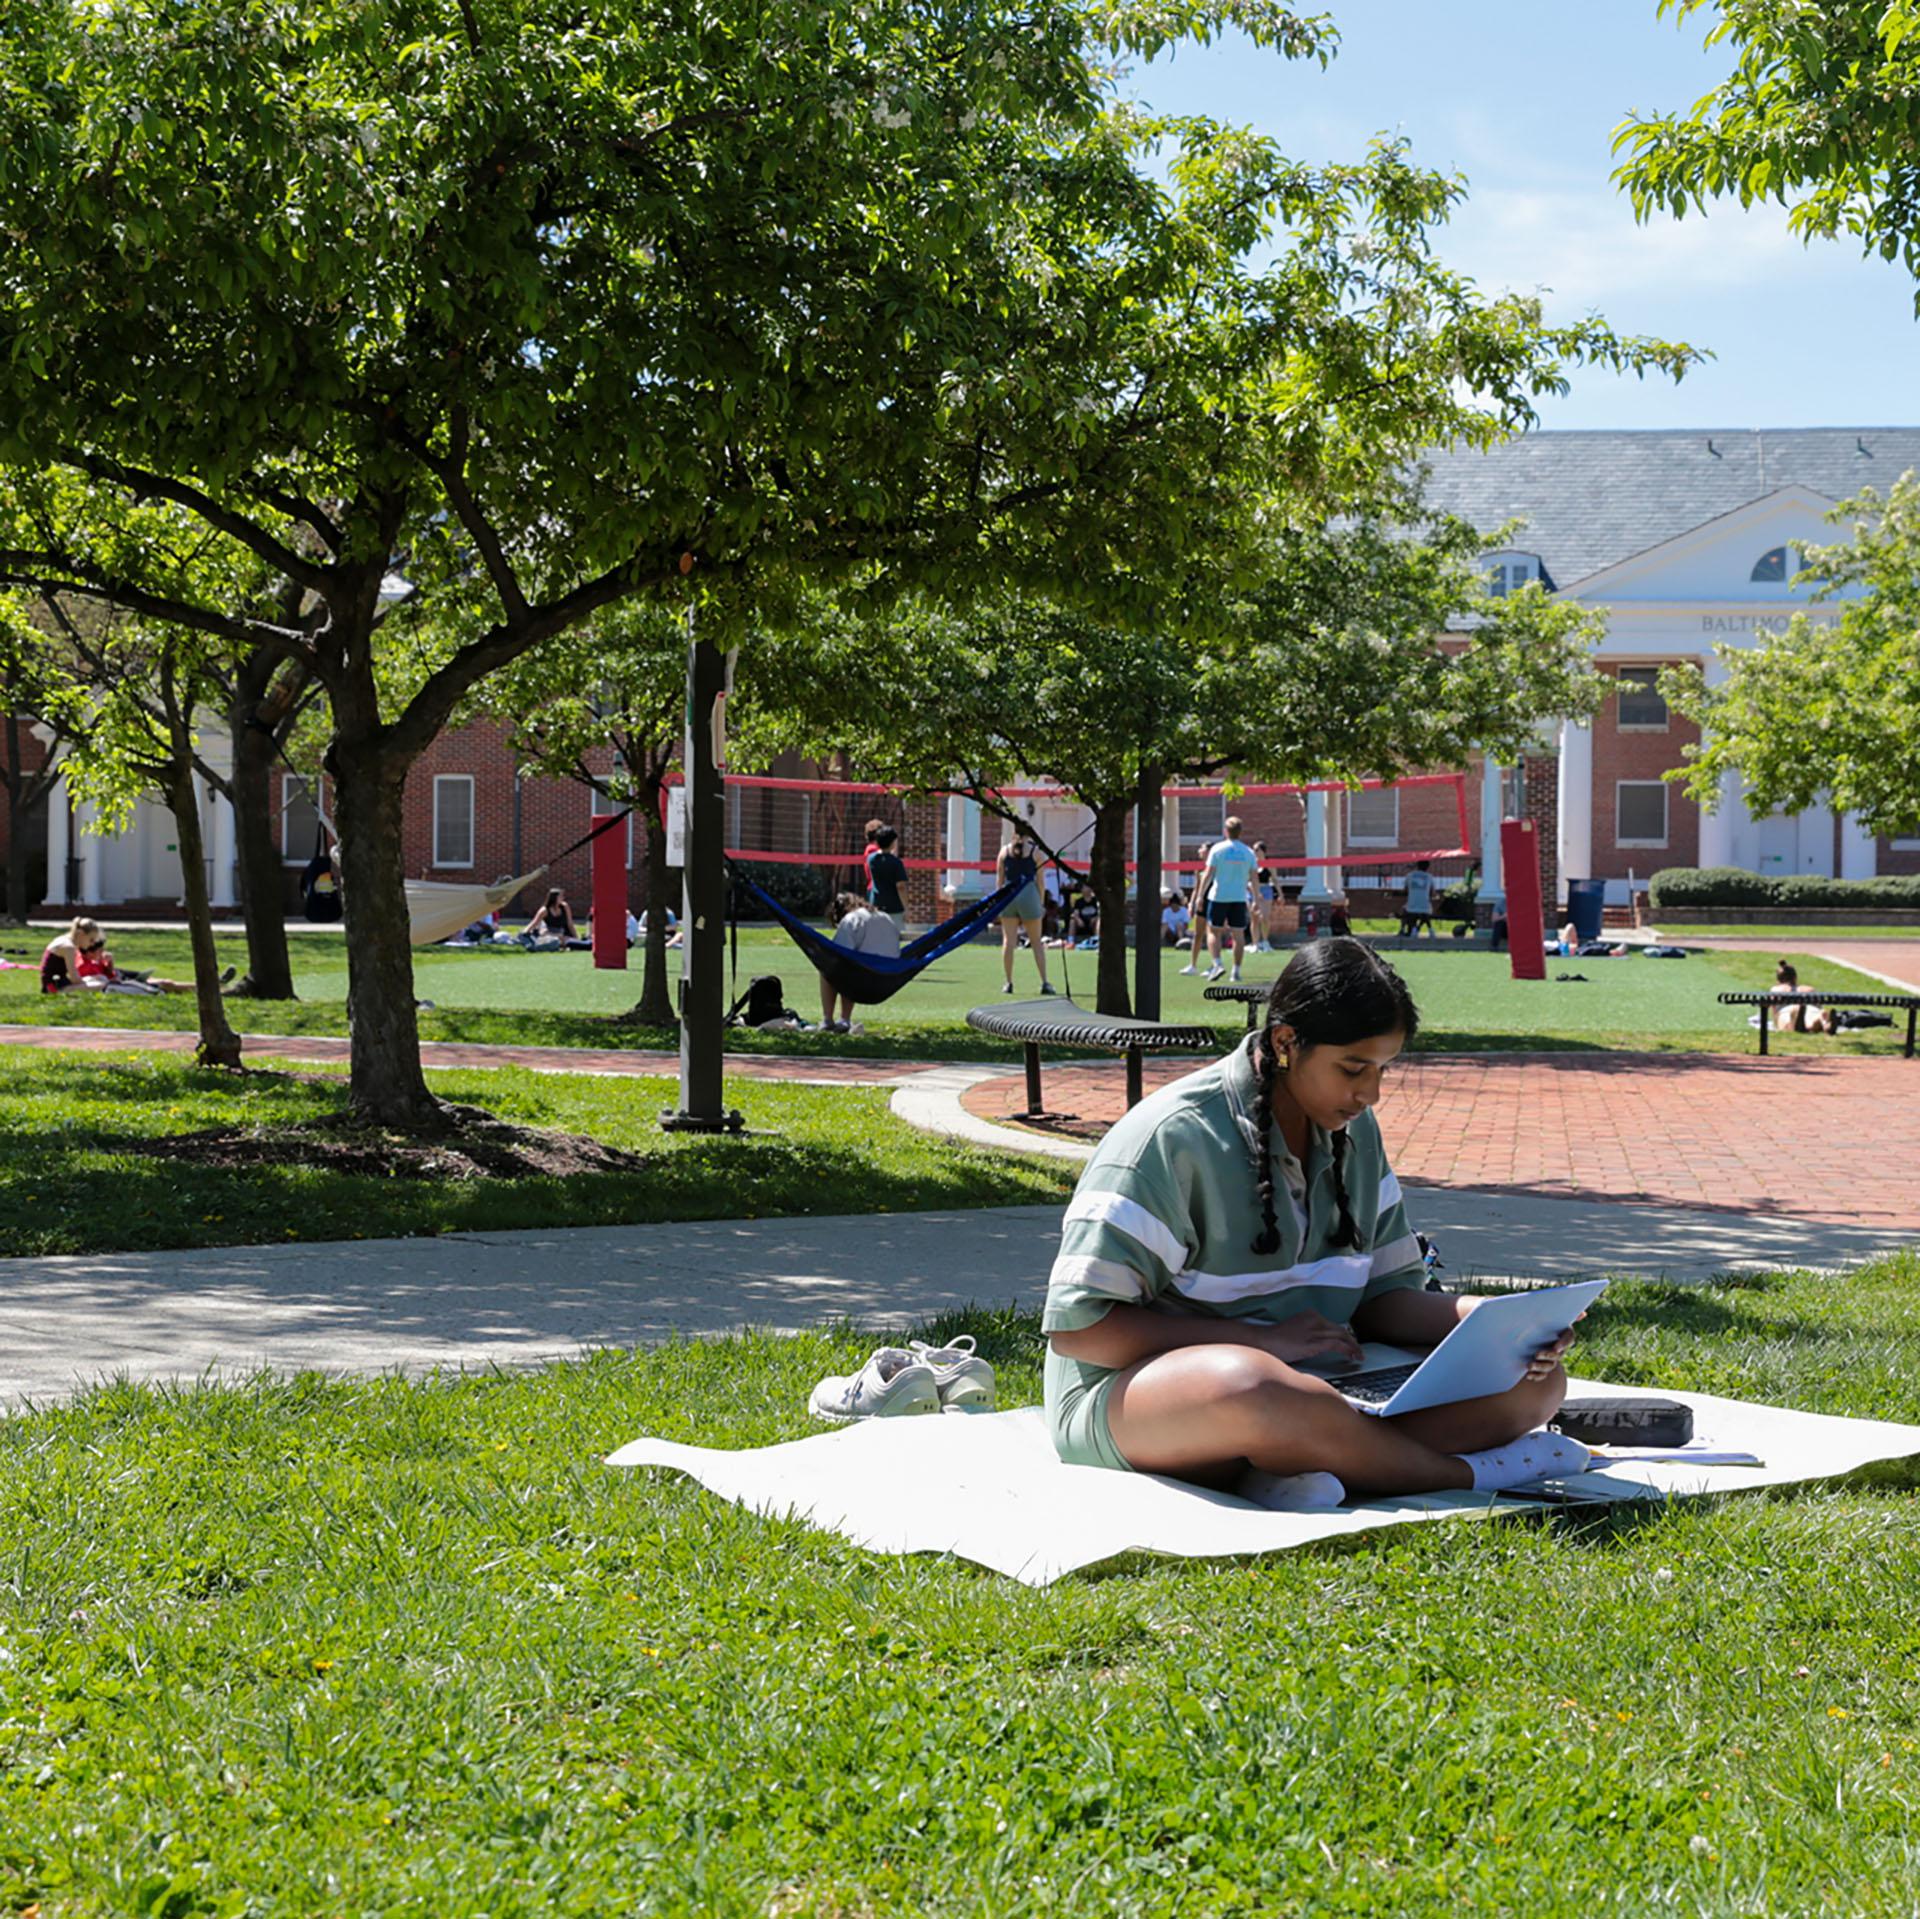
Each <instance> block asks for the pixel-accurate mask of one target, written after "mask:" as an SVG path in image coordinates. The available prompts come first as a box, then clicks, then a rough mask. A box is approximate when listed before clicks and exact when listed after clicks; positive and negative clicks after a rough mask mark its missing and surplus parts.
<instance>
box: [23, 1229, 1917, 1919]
mask: <svg viewBox="0 0 1920 1919" xmlns="http://www.w3.org/2000/svg"><path fill="white" fill-rule="evenodd" d="M949 1324H951V1322H950V1323H949ZM975 1324H976V1325H977V1327H978V1330H979V1331H980V1332H981V1333H982V1334H983V1340H982V1344H983V1349H984V1350H987V1351H988V1352H989V1353H990V1355H991V1357H992V1358H993V1359H994V1361H995V1363H996V1365H997V1366H998V1368H999V1371H1000V1380H1001V1388H1002V1400H1003V1403H1009V1404H1011V1403H1017V1402H1021V1401H1027V1400H1031V1399H1033V1398H1034V1397H1036V1396H1037V1391H1038V1385H1037V1364H1036V1362H1037V1358H1038V1353H1039V1340H1038V1334H1037V1332H1036V1329H1035V1327H1034V1325H1033V1323H1032V1321H1030V1320H1016V1319H1009V1318H1000V1319H994V1320H981V1321H976V1322H975ZM943 1330H944V1329H943ZM1584 1330H1585V1331H1586V1332H1587V1334H1588V1337H1587V1338H1586V1340H1585V1343H1584V1345H1583V1347H1582V1351H1581V1365H1582V1368H1583V1370H1585V1371H1587V1372H1589V1373H1601V1374H1606V1375H1610V1376H1614V1377H1618V1378H1620V1379H1623V1380H1630V1381H1633V1382H1636V1383H1642V1384H1650V1385H1672V1386H1689V1387H1698V1388H1704V1389H1710V1390H1720V1391H1732V1392H1740V1393H1747V1394H1755V1395H1764V1396H1767V1397H1769V1398H1773V1399H1776V1400H1780V1401H1784V1402H1786V1403H1789V1404H1792V1405H1796V1406H1801V1407H1806V1408H1810V1409H1815V1410H1824V1411H1829V1412H1857V1413H1870V1414H1875V1415H1878V1416H1882V1417H1886V1418H1893V1419H1904V1420H1908V1421H1920V1260H1917V1259H1916V1258H1914V1257H1913V1256H1910V1255H1909V1256H1903V1257H1901V1258H1897V1259H1893V1260H1888V1261H1884V1262H1881V1263H1880V1264H1878V1265H1876V1266H1873V1267H1870V1268H1868V1269H1866V1270H1864V1271H1862V1272H1860V1273H1858V1274H1855V1275H1853V1276H1850V1277H1849V1278H1848V1280H1847V1281H1846V1282H1845V1283H1844V1284H1835V1283H1834V1282H1832V1281H1830V1280H1823V1279H1818V1278H1814V1277H1811V1276H1806V1275H1800V1276H1779V1277H1775V1278H1771V1279H1768V1280H1765V1281H1761V1282H1747V1283H1743V1284H1742V1285H1740V1286H1738V1287H1736V1288H1728V1289H1715V1290H1706V1289H1702V1290H1699V1291H1679V1290H1667V1289H1661V1288H1654V1287H1648V1286H1634V1285H1624V1284H1623V1285H1621V1286H1618V1287H1616V1288H1615V1290H1614V1292H1613V1293H1611V1294H1610V1295H1609V1296H1608V1299H1607V1301H1606V1302H1604V1303H1603V1304H1602V1305H1601V1306H1600V1307H1598V1308H1597V1309H1596V1310H1595V1312H1594V1314H1593V1315H1592V1317H1591V1319H1590V1320H1589V1321H1588V1322H1587V1327H1586V1328H1585V1329H1584ZM864 1346H865V1342H864V1341H863V1340H861V1339H860V1338H857V1337H854V1336H852V1335H848V1336H845V1337H837V1338H829V1337H807V1338H799V1339H791V1340H784V1341H783V1340H775V1339H768V1338H760V1339H746V1340H740V1341H728V1342H719V1343H713V1344H686V1345H678V1346H670V1347H667V1348H665V1349H662V1350H659V1351H654V1352H649V1353H644V1354H638V1355H633V1356H620V1355H608V1356H605V1357H601V1358H598V1359H594V1360H591V1361H588V1362H583V1363H581V1364H577V1365H569V1366H560V1367H555V1368H552V1369H550V1370H544V1371H540V1372H536V1373H531V1374H527V1375H513V1376H498V1375H496V1376H492V1377H475V1378H468V1379H449V1380H443V1381H438V1382H425V1383H403V1382H399V1381H393V1380H387V1381H378V1382H362V1383H341V1382H323V1381H320V1380H317V1379H313V1378H306V1379H302V1380H299V1381H295V1382H291V1383H282V1384H267V1383H261V1384H258V1385H256V1386H254V1387H251V1388H237V1389H228V1390H220V1391H211V1390H204V1389H202V1390H193V1391H187V1392H181V1393H163V1392H154V1391H146V1390H135V1389H132V1388H119V1389H109V1390H106V1391H103V1392H100V1393H98V1394H96V1395H94V1396H92V1397H90V1398H88V1399H86V1400H84V1401H82V1402H81V1403H79V1404H77V1405H75V1406H72V1407H68V1408H64V1409H57V1410H52V1411H48V1412H45V1413H41V1414H36V1415H33V1416H30V1417H22V1418H16V1419H12V1420H9V1421H7V1422H5V1424H4V1426H0V1447H4V1449H5V1453H6V1459H5V1470H4V1471H0V1538H4V1539H5V1541H6V1548H7V1550H6V1568H7V1570H6V1577H5V1579H4V1580H3V1581H0V1909H4V1910H7V1911H15V1910H26V1909H30V1908H36V1907H37V1908H38V1910H39V1911H41V1912H43V1913H44V1914H46V1915H47V1916H48V1919H53V1915H56V1914H86V1913H142V1914H165V1915H176V1916H179V1919H184V1916H185V1915H191V1914H229V1915H240V1914H258V1915H264V1914H281V1913H285V1914H305V1913H316V1912H325V1913H343V1912H354V1913H372V1912H381V1913H423V1914H432V1915H435V1919H458V1916H460V1915H477V1914H482V1913H485V1914H488V1915H495V1916H505V1915H520V1914H528V1915H531V1914H548V1913H578V1914H592V1915H604V1914H610V1913H641V1912H645V1913H663V1914H668V1913H670V1914H700V1915H719V1916H721V1919H732V1916H733V1915H739V1916H740V1919H746V1916H747V1915H754V1916H755V1919H761V1916H763V1915H768V1914H776V1915H801V1914H812V1915H835V1916H836V1919H851V1916H852V1915H865V1914H882V1913H884V1914H895V1913H916V1914H918V1913H939V1914H979V1915H1005V1914H1023V1915H1024V1914H1036V1913H1063V1914H1064V1913H1102V1914H1105V1913H1114V1914H1209V1915H1211V1914H1246V1915H1253V1914H1261V1915H1265V1914H1273V1913H1282V1912H1285V1913H1305V1912H1311V1913H1315V1914H1323V1913H1324V1914H1333V1913H1349V1914H1369V1915H1371V1914H1380V1913H1386V1912H1391V1913H1394V1914H1413V1915H1427V1914H1432V1915H1446V1916H1447V1919H1457V1915H1459V1914H1461V1913H1463V1912H1466V1913H1513V1914H1524V1915H1528V1919H1542V1916H1546V1915H1561V1914H1565V1915H1569V1916H1570V1919H1572V1916H1577V1919H1586V1916H1587V1915H1590V1914H1592V1913H1594V1912H1597V1911H1606V1912H1621V1913H1636V1914H1637V1913H1649V1912H1656V1911H1658V1912H1669V1911H1671V1912H1685V1913H1689V1914H1713V1915H1718V1914H1727V1915H1732V1914H1751V1913H1782V1914H1785V1913H1793V1914H1799V1913H1811V1912H1836V1913H1858V1914H1876V1913H1884V1914H1889V1915H1891V1914H1905V1913H1908V1912H1910V1911H1911V1910H1912V1902H1913V1885H1914V1876H1915V1871H1916V1867H1917V1866H1920V1858H1917V1857H1916V1853H1917V1852H1920V1845H1917V1844H1916V1839H1915V1813H1916V1805H1917V1803H1920V1624H1917V1623H1916V1615H1915V1611H1914V1605H1913V1594H1914V1591H1915V1590H1916V1584H1917V1583H1920V1524H1917V1523H1916V1521H1917V1511H1916V1504H1915V1499H1914V1492H1913V1487H1914V1479H1913V1471H1912V1468H1911V1467H1899V1468H1893V1469H1882V1470H1880V1471H1878V1472H1876V1473H1873V1474H1870V1475H1867V1476H1863V1478H1862V1479H1861V1480H1859V1481H1856V1482H1853V1483H1850V1484H1849V1485H1847V1486H1845V1487H1842V1488H1831V1487H1823V1488H1812V1489H1808V1490H1806V1491H1800V1492H1794V1493H1791V1494H1788V1495H1785V1496H1781V1497H1777V1498H1753V1497H1744V1498H1736V1499H1729V1500H1726V1501H1723V1502H1717V1503H1696V1504H1691V1505H1687V1506H1684V1507H1681V1508H1678V1509H1675V1510H1672V1511H1668V1512H1653V1513H1648V1514H1644V1515H1635V1514H1616V1515H1613V1516H1611V1517H1608V1518H1604V1519H1601V1520H1598V1521H1595V1520H1587V1521H1583V1522H1578V1523H1576V1522H1572V1521H1564V1522H1563V1521H1555V1520H1549V1521H1543V1522H1532V1521H1516V1522H1512V1523H1500V1524H1495V1525H1480V1524H1474V1523H1471V1522H1461V1523H1455V1524H1441V1525H1433V1526H1422V1527H1411V1528H1407V1529H1404V1530H1400V1531H1396V1532H1393V1533H1390V1534H1387V1535H1384V1536H1381V1537H1378V1538H1375V1539H1371V1540H1368V1541H1365V1542H1362V1543H1360V1544H1359V1545H1357V1547H1356V1548H1354V1549H1353V1550H1348V1551H1314V1552H1308V1553H1302V1554H1295V1555H1288V1556H1282V1557H1275V1558H1271V1559H1261V1560H1252V1561H1246V1562H1238V1563H1218V1562H1216V1563H1203V1564H1196V1565H1190V1566H1183V1565H1177V1564H1172V1563H1165V1562H1157V1561H1150V1560H1136V1561H1132V1562H1126V1563H1123V1564H1121V1565H1120V1566H1118V1567H1116V1568H1113V1569H1110V1570H1108V1571H1106V1572H1104V1573H1099V1574H1094V1575H1085V1576H1076V1577H1072V1578H1069V1579H1067V1580H1065V1581H1063V1582H1061V1583H1060V1584H1059V1585H1057V1586H1056V1587H1054V1588H1052V1589H1051V1590H1049V1591H1045V1592H1032V1591H1028V1590H1026V1589H1024V1588H1021V1587H1019V1586H1016V1585H1014V1584H1012V1583H1011V1582H1009V1581H1006V1580H1003V1579H1000V1578H998V1577H996V1576H994V1575H992V1574H989V1573H985V1572H982V1571H980V1570H978V1569H976V1568H973V1567H970V1566H968V1565H965V1564H963V1563H960V1562H954V1561H946V1560H939V1559H930V1558H921V1559H914V1560H895V1559H888V1558H881V1557H874V1556H871V1555H869V1554H866V1553H864V1552H861V1551H858V1550H856V1549H854V1548H852V1547H849V1546H847V1545H844V1544H842V1543H840V1542H838V1541H835V1540H833V1539H831V1538H828V1537H825V1536H823V1535H820V1534H816V1533H813V1532H810V1531H808V1530H807V1529H805V1528H804V1527H802V1526H800V1525H798V1524H796V1523H790V1522H782V1521H767V1520H760V1519H755V1518H752V1517H750V1516H748V1515H746V1514H744V1513H742V1512H740V1511H737V1510H736V1509H734V1508H732V1507H730V1506H728V1505H725V1504H723V1503H722V1502H721V1501H719V1500H718V1499H716V1498H714V1497H712V1496H710V1495H708V1494H706V1493H704V1492H702V1491H700V1490H698V1489H696V1488H694V1487H692V1486H691V1485H689V1484H688V1483H687V1482H685V1481H681V1480H676V1479H670V1478H665V1477H656V1476H652V1475H645V1474H637V1473H616V1472H611V1471H608V1470H606V1469H604V1468H602V1467H601V1466H599V1465H598V1464H597V1463H596V1462H597V1459H598V1457H599V1455H601V1454H602V1453H604V1452H605V1451H607V1450H609V1449H610V1448H612V1447H613V1446H615V1445H618V1444H620V1443H621V1442H623V1441H625V1440H627V1439H629V1438H632V1437H634V1436H635V1435H636V1434H638V1433H641V1432H643V1431H651V1432H656V1433H665V1434H670V1435H674V1436H678V1437H683V1438H688V1439H693V1440H700V1441H707V1442H711V1443H719V1444H727V1445H750V1444H758V1443H764V1442H766V1441H770V1440H774V1439H780V1438H788V1437H792V1436H795V1435H798V1434H800V1433H802V1432H805V1431H806V1430H808V1422H807V1420H806V1419H805V1417H804V1415H803V1414H802V1413H801V1412H800V1411H799V1410H798V1409H799V1408H800V1407H801V1406H802V1404H803V1402H804V1398H805V1394H806V1391H807V1388H808V1386H809V1385H810V1384H811V1382H812V1380H813V1379H814V1378H815V1377H817V1376H818V1374H819V1373H820V1372H821V1371H823V1370H825V1369H828V1368H830V1367H832V1368H837V1367H841V1366H844V1365H846V1364H847V1363H850V1362H852V1361H854V1360H856V1359H857V1358H858V1356H859V1355H860V1354H861V1352H862V1351H863V1350H864ZM938 1496H939V1495H938V1490H937V1489H936V1488H929V1489H928V1492H927V1497H929V1498H937V1497H938Z"/></svg>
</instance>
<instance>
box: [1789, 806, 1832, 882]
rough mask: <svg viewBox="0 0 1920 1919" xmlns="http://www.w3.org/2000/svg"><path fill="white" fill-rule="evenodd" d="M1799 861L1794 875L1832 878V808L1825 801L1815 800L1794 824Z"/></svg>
mask: <svg viewBox="0 0 1920 1919" xmlns="http://www.w3.org/2000/svg"><path fill="white" fill-rule="evenodd" d="M1796 824H1797V826H1798V828H1799V832H1798V838H1797V841H1796V844H1797V846H1798V849H1799V860H1798V862H1797V863H1796V865H1795V867H1794V871H1795V872H1796V873H1814V874H1817V875H1818V876H1819V877H1820V878H1822V879H1829V880H1830V879H1832V878H1833V808H1832V807H1830V806H1829V805H1828V804H1827V803H1826V801H1825V800H1815V801H1814V803H1813V804H1812V805H1811V806H1809V807H1808V808H1807V809H1806V811H1805V812H1803V813H1802V814H1801V815H1800V817H1799V820H1798V821H1797V822H1796Z"/></svg>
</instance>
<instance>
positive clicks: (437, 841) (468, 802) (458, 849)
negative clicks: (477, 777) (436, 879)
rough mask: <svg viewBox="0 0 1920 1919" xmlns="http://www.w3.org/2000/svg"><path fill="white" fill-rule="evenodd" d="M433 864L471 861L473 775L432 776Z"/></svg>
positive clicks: (451, 864) (465, 863)
mask: <svg viewBox="0 0 1920 1919" xmlns="http://www.w3.org/2000/svg"><path fill="white" fill-rule="evenodd" d="M433 863H434V865H435V866H471V865H472V864H473V775H472V774H471V773H436V774H435V775H434V776H433Z"/></svg>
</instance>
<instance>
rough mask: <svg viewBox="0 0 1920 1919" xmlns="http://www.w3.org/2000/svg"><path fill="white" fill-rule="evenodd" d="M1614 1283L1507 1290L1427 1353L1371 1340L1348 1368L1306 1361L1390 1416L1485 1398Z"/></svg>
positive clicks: (1512, 1381) (1516, 1378) (1514, 1379)
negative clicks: (1413, 1355)
mask: <svg viewBox="0 0 1920 1919" xmlns="http://www.w3.org/2000/svg"><path fill="white" fill-rule="evenodd" d="M1606 1290H1607V1282H1606V1281H1605V1280H1604V1279H1587V1280H1581V1281H1580V1282H1579V1283H1578V1284H1577V1285H1573V1286H1542V1287H1540V1288H1539V1289H1538V1290H1536V1291H1533V1292H1526V1293H1502V1294H1499V1295H1498V1296H1496V1297H1494V1298H1491V1299H1489V1300H1488V1301H1487V1302H1486V1304H1485V1305H1484V1306H1476V1307H1475V1308H1474V1309H1473V1311H1472V1312H1470V1313H1469V1314H1468V1315H1467V1316H1466V1318H1465V1319H1463V1320H1462V1321H1461V1322H1460V1323H1459V1325H1457V1326H1456V1327H1455V1328H1454V1329H1453V1331H1452V1332H1450V1333H1449V1334H1448V1335H1447V1336H1446V1338H1445V1339H1443V1340H1442V1341H1441V1342H1440V1344H1439V1345H1437V1346H1436V1347H1435V1348H1434V1349H1433V1351H1432V1352H1430V1353H1429V1354H1428V1355H1427V1356H1426V1358H1425V1359H1417V1360H1408V1359H1401V1358H1389V1357H1388V1356H1389V1355H1395V1354H1397V1352H1398V1349H1397V1348H1395V1347H1391V1346H1388V1347H1380V1346H1376V1345H1372V1344H1368V1345H1366V1346H1363V1347H1362V1348H1361V1358H1360V1363H1359V1365H1358V1366H1355V1367H1348V1368H1347V1369H1345V1370H1344V1371H1343V1370H1341V1369H1340V1368H1339V1367H1338V1366H1337V1365H1336V1364H1332V1363H1329V1362H1327V1361H1324V1360H1316V1361H1314V1362H1313V1363H1311V1364H1310V1365H1305V1366H1302V1367H1301V1368H1300V1370H1301V1371H1302V1372H1309V1373H1314V1374H1317V1375H1318V1376H1319V1377H1320V1378H1322V1379H1326V1380H1330V1381H1332V1383H1333V1384H1334V1385H1336V1386H1338V1387H1339V1388H1340V1390H1341V1392H1342V1393H1343V1394H1345V1396H1346V1397H1347V1399H1348V1400H1350V1401H1351V1402H1352V1403H1353V1404H1354V1405H1356V1406H1361V1407H1364V1408H1365V1409H1366V1410H1367V1411H1368V1412H1375V1413H1380V1414H1382V1415H1383V1416H1384V1415H1387V1414H1392V1413H1417V1412H1419V1411H1421V1410H1422V1408H1424V1407H1427V1406H1451V1405H1452V1404H1454V1402H1455V1401H1456V1400H1461V1399H1484V1398H1485V1397H1486V1396H1487V1395H1488V1394H1489V1393H1504V1392H1506V1391H1507V1390H1508V1388H1509V1387H1513V1386H1517V1385H1519V1383H1520V1382H1521V1380H1523V1379H1524V1378H1525V1377H1526V1374H1527V1362H1528V1360H1530V1359H1531V1358H1532V1357H1533V1355H1534V1354H1535V1353H1537V1352H1538V1351H1539V1350H1540V1348H1541V1347H1542V1346H1550V1345H1552V1343H1553V1342H1554V1341H1555V1340H1556V1339H1558V1338H1559V1337H1560V1335H1561V1334H1562V1333H1564V1332H1565V1331H1566V1330H1567V1328H1568V1327H1569V1326H1571V1325H1572V1324H1573V1322H1574V1321H1575V1320H1576V1319H1578V1318H1579V1317H1580V1315H1581V1314H1582V1313H1584V1312H1585V1311H1586V1310H1587V1308H1588V1307H1589V1306H1591V1305H1592V1304H1593V1302H1594V1301H1595V1300H1596V1299H1598V1298H1599V1297H1600V1295H1601V1294H1602V1293H1604V1292H1605V1291H1606Z"/></svg>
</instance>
